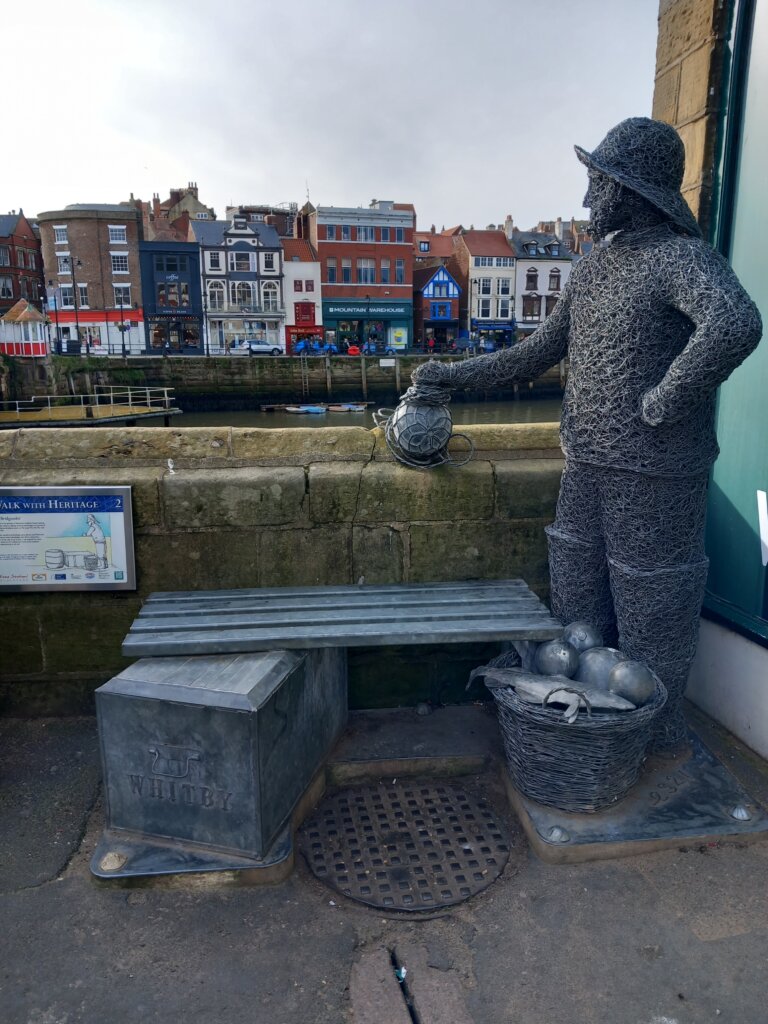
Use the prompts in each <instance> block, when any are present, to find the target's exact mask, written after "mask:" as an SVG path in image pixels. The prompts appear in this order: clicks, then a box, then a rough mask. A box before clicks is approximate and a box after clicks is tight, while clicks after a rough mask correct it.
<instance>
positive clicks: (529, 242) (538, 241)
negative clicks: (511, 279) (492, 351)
mask: <svg viewBox="0 0 768 1024" xmlns="http://www.w3.org/2000/svg"><path fill="white" fill-rule="evenodd" d="M505 231H506V235H507V238H508V239H509V243H510V245H511V246H512V248H513V250H514V253H515V257H516V267H515V319H516V320H517V327H518V330H521V331H525V332H531V331H535V330H536V328H537V327H539V326H540V325H541V324H542V323H544V321H545V320H546V318H547V317H548V316H549V315H550V313H551V312H552V310H553V309H554V308H555V304H556V302H557V300H558V299H559V298H560V295H561V293H562V290H563V288H564V287H565V283H566V281H567V280H568V278H569V276H570V273H571V267H572V266H573V254H572V253H571V252H569V250H568V249H567V248H566V247H565V245H564V243H563V242H562V241H561V239H559V238H558V237H557V235H550V234H545V233H542V232H539V231H519V230H518V229H517V228H516V227H513V226H512V221H511V219H510V218H507V224H506V225H505Z"/></svg>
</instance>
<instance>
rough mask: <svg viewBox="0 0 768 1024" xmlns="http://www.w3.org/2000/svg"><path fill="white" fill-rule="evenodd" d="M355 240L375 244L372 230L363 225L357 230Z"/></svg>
mask: <svg viewBox="0 0 768 1024" xmlns="http://www.w3.org/2000/svg"><path fill="white" fill-rule="evenodd" d="M357 240H358V242H375V241H376V235H375V232H374V229H373V228H372V227H369V226H368V225H363V226H361V227H359V228H358V229H357Z"/></svg>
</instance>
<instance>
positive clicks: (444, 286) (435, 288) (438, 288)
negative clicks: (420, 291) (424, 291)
mask: <svg viewBox="0 0 768 1024" xmlns="http://www.w3.org/2000/svg"><path fill="white" fill-rule="evenodd" d="M432 294H433V295H434V297H435V298H436V299H444V298H445V299H447V298H448V282H447V281H433V282H432Z"/></svg>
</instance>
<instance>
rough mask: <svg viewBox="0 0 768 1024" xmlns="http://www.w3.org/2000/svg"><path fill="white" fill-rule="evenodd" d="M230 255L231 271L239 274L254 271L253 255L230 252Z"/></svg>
mask: <svg viewBox="0 0 768 1024" xmlns="http://www.w3.org/2000/svg"><path fill="white" fill-rule="evenodd" d="M228 255H229V269H230V270H233V271H235V273H237V274H247V273H249V272H250V271H251V270H253V267H252V266H251V254H250V253H249V252H230V253H229V254H228Z"/></svg>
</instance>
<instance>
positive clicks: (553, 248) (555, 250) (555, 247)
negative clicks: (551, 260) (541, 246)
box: [549, 245, 560, 256]
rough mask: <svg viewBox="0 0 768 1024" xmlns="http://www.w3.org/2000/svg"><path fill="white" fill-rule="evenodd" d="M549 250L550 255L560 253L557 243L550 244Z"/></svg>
mask: <svg viewBox="0 0 768 1024" xmlns="http://www.w3.org/2000/svg"><path fill="white" fill-rule="evenodd" d="M549 251H550V253H551V255H552V256H559V255H560V246H559V245H550V247H549Z"/></svg>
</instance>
